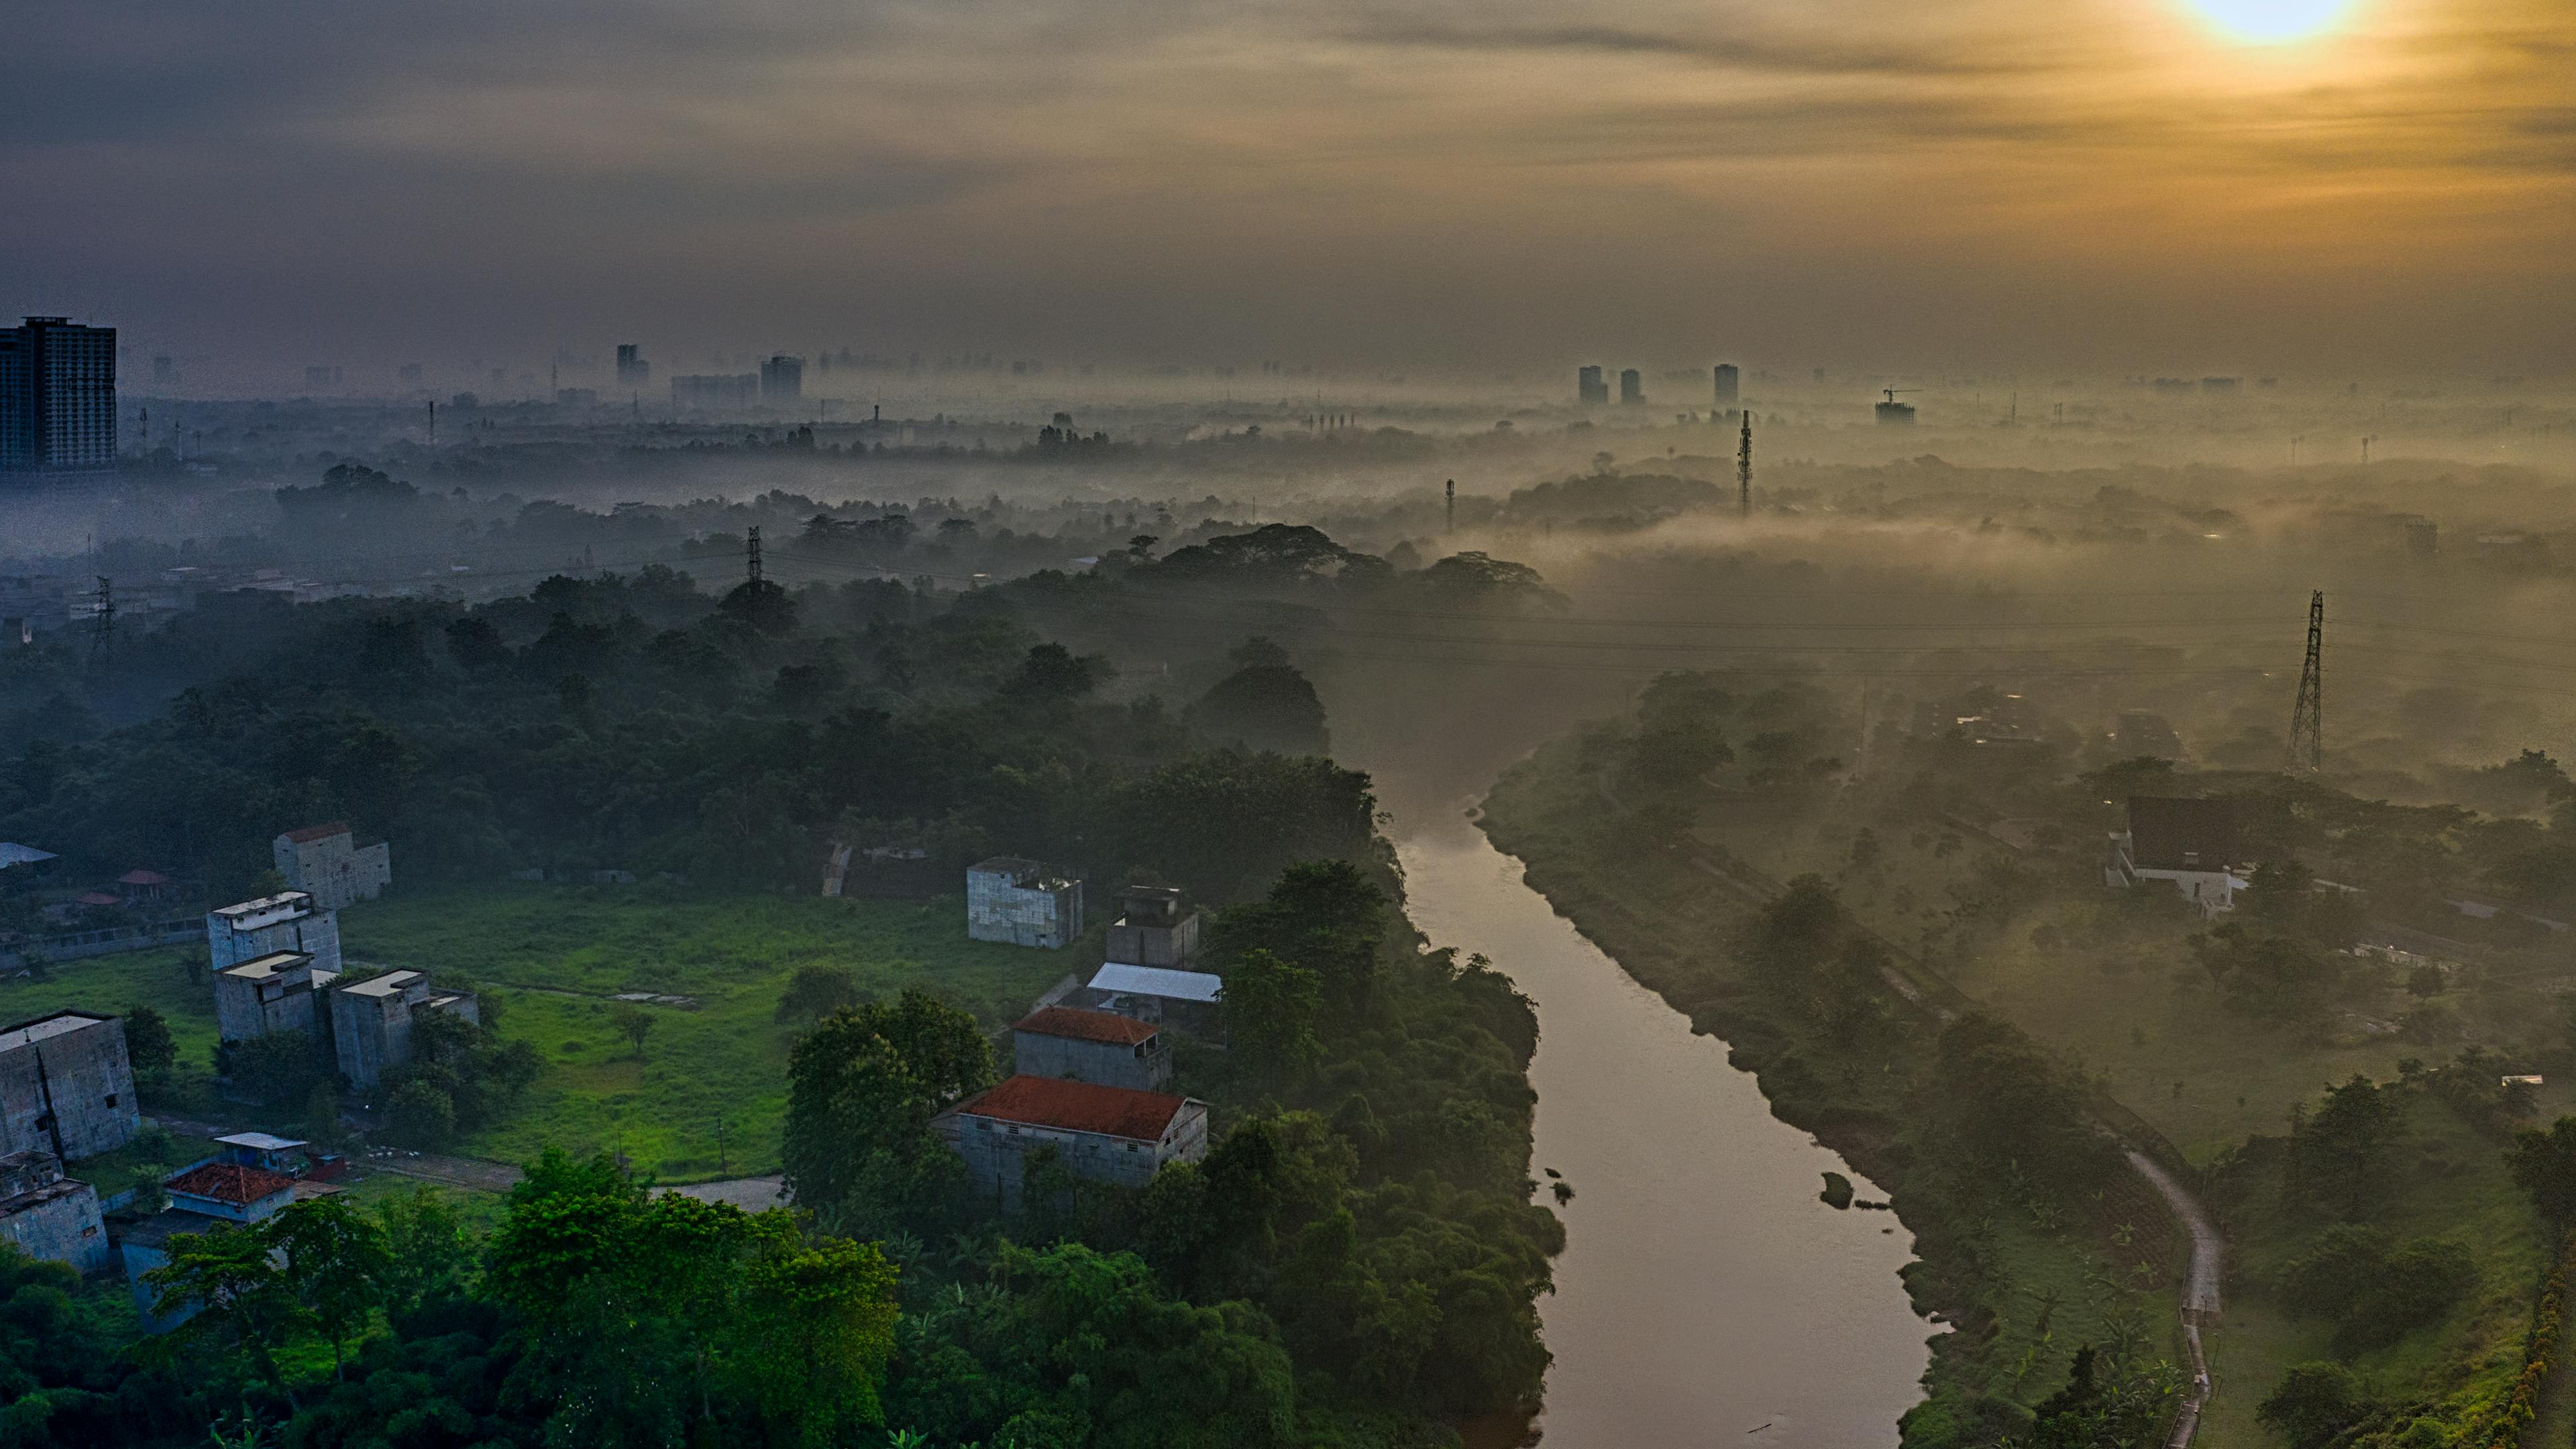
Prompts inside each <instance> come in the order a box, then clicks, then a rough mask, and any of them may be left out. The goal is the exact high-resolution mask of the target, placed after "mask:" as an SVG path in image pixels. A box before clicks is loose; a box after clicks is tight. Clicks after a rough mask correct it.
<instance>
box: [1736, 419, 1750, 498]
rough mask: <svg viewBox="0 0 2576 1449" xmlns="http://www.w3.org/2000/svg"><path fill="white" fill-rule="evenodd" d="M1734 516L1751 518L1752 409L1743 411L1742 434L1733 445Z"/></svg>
mask: <svg viewBox="0 0 2576 1449" xmlns="http://www.w3.org/2000/svg"><path fill="white" fill-rule="evenodd" d="M1735 516H1736V517H1738V518H1751V517H1752V516H1753V409H1751V408H1746V409H1745V410H1744V433H1743V436H1742V437H1741V438H1739V439H1738V440H1737V442H1736V444H1735Z"/></svg>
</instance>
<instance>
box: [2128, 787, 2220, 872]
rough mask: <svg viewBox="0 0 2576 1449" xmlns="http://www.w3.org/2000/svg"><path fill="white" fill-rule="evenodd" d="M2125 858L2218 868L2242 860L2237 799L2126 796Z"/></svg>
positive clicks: (2142, 864)
mask: <svg viewBox="0 0 2576 1449" xmlns="http://www.w3.org/2000/svg"><path fill="white" fill-rule="evenodd" d="M2129 858H2130V859H2131V860H2133V861H2134V862H2136V864H2137V866H2138V868H2139V869H2141V870H2220V869H2223V868H2225V867H2227V866H2231V865H2242V864H2244V863H2245V842H2244V837H2243V831H2242V827H2241V825H2240V820H2239V812H2238V810H2237V802H2236V801H2234V800H2226V799H2219V800H2185V799H2175V798H2169V797H2166V796H2160V795H2132V796H2130V797H2129Z"/></svg>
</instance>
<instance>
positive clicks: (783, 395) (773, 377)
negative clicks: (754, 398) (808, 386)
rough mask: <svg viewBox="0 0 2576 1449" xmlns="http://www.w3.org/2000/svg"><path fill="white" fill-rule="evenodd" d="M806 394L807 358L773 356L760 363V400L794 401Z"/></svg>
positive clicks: (768, 401)
mask: <svg viewBox="0 0 2576 1449" xmlns="http://www.w3.org/2000/svg"><path fill="white" fill-rule="evenodd" d="M804 396H805V359H804V358H801V357H787V356H784V355H781V356H778V357H773V358H771V359H769V360H768V361H767V362H764V363H762V364H761V365H760V400H761V401H762V402H765V403H792V402H795V401H797V400H798V399H800V398H802V397H804Z"/></svg>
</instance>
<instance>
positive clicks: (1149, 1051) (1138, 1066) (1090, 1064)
mask: <svg viewBox="0 0 2576 1449" xmlns="http://www.w3.org/2000/svg"><path fill="white" fill-rule="evenodd" d="M1011 1043H1012V1055H1013V1056H1014V1057H1015V1058H1016V1060H1017V1061H1018V1064H1019V1070H1020V1071H1021V1072H1022V1073H1023V1074H1025V1075H1027V1076H1032V1077H1071V1078H1073V1079H1074V1080H1075V1081H1079V1082H1096V1083H1098V1084H1099V1085H1101V1086H1104V1087H1127V1088H1130V1089H1132V1090H1135V1091H1139V1092H1159V1091H1161V1090H1162V1089H1163V1085H1164V1084H1165V1083H1167V1082H1169V1081H1170V1080H1171V1079H1172V1054H1171V1052H1169V1051H1168V1050H1166V1049H1165V1048H1164V1046H1163V1039H1162V1038H1161V1037H1159V1036H1157V1037H1155V1038H1154V1039H1153V1040H1152V1041H1150V1042H1147V1043H1145V1044H1144V1045H1145V1048H1146V1050H1145V1054H1144V1055H1142V1056H1139V1055H1137V1051H1138V1049H1137V1048H1136V1047H1132V1046H1128V1045H1125V1044H1123V1043H1120V1042H1111V1041H1083V1040H1080V1039H1078V1038H1075V1037H1067V1036H1048V1035H1045V1034H1043V1033H1040V1032H1034V1031H1022V1032H1014V1033H1012V1038H1011Z"/></svg>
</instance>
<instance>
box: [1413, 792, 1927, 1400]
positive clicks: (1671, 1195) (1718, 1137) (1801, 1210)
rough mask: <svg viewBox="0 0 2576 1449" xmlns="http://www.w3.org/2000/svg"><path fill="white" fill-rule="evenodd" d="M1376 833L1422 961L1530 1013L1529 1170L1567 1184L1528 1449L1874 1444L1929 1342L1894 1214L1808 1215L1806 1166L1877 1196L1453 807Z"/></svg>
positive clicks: (1817, 1185)
mask: <svg viewBox="0 0 2576 1449" xmlns="http://www.w3.org/2000/svg"><path fill="white" fill-rule="evenodd" d="M1390 834H1391V835H1392V836H1393V837H1394V839H1395V841H1396V847H1397V850H1398V852H1399V854H1400V855H1401V856H1402V858H1403V862H1404V873H1405V890H1406V895H1407V899H1408V905H1409V907H1410V910H1411V914H1412V916H1413V920H1414V923H1415V924H1416V925H1417V926H1419V927H1420V928H1421V929H1422V931H1423V932H1424V933H1425V934H1426V935H1428V936H1429V937H1430V938H1431V942H1432V944H1433V945H1435V946H1455V947H1457V948H1459V951H1460V953H1461V955H1462V956H1463V955H1466V954H1470V953H1477V952H1481V953H1483V954H1484V955H1486V956H1489V957H1491V958H1492V959H1493V961H1494V964H1495V965H1496V966H1498V967H1500V968H1501V969H1502V970H1504V971H1505V972H1507V973H1509V974H1510V976H1511V977H1512V979H1513V980H1514V981H1515V982H1517V983H1518V984H1519V986H1520V989H1521V990H1523V991H1525V992H1527V993H1528V994H1529V995H1530V996H1531V997H1532V998H1533V999H1534V1000H1536V1001H1537V1003H1538V1015H1539V1032H1540V1034H1539V1047H1538V1059H1537V1060H1536V1062H1534V1063H1533V1064H1532V1066H1531V1073H1530V1075H1531V1080H1532V1081H1533V1082H1534V1083H1535V1085H1536V1086H1537V1088H1538V1129H1537V1130H1538V1145H1537V1157H1536V1161H1535V1167H1536V1168H1554V1169H1556V1170H1557V1171H1559V1172H1561V1173H1563V1174H1564V1175H1565V1179H1566V1180H1567V1181H1568V1182H1570V1183H1572V1184H1573V1186H1574V1189H1575V1197H1574V1200H1573V1201H1572V1202H1571V1203H1569V1204H1567V1205H1566V1206H1564V1207H1563V1208H1561V1209H1559V1210H1558V1211H1559V1214H1560V1216H1562V1217H1563V1219H1564V1220H1565V1225H1566V1249H1565V1253H1564V1256H1562V1257H1560V1258H1559V1259H1557V1262H1556V1292H1555V1293H1554V1294H1553V1295H1552V1296H1550V1297H1547V1298H1543V1299H1541V1300H1540V1302H1539V1311H1540V1314H1541V1317H1542V1319H1543V1321H1544V1324H1545V1328H1546V1337H1547V1345H1548V1348H1549V1349H1550V1351H1552V1352H1553V1353H1554V1354H1555V1355H1556V1364H1555V1367H1554V1368H1553V1369H1552V1370H1550V1372H1549V1374H1548V1381H1547V1405H1546V1409H1545V1411H1544V1412H1543V1413H1542V1414H1541V1415H1540V1417H1539V1421H1538V1430H1539V1433H1540V1435H1541V1442H1542V1444H1543V1445H1544V1446H1546V1449H1663V1446H1680V1445H1718V1444H1732V1445H1748V1446H1755V1449H1769V1446H1786V1445H1812V1446H1820V1449H1821V1446H1837V1449H1866V1446H1871V1445H1892V1444H1894V1443H1895V1442H1896V1421H1897V1418H1898V1416H1899V1415H1901V1414H1903V1413H1904V1412H1905V1410H1906V1409H1907V1408H1908V1407H1910V1406H1911V1405H1912V1404H1914V1403H1915V1402H1916V1400H1917V1399H1919V1398H1920V1397H1921V1390H1920V1387H1919V1385H1918V1383H1917V1380H1918V1379H1919V1378H1920V1377H1921V1375H1922V1372H1923V1367H1924V1364H1925V1361H1926V1358H1927V1355H1928V1350H1927V1348H1926V1347H1925V1340H1926V1338H1927V1337H1928V1335H1929V1334H1930V1333H1931V1331H1932V1329H1931V1326H1930V1325H1928V1324H1926V1323H1924V1322H1923V1321H1922V1320H1921V1319H1918V1318H1916V1317H1915V1316H1914V1314H1913V1311H1912V1310H1911V1309H1910V1308H1909V1307H1908V1306H1907V1303H1906V1297H1905V1290H1904V1287H1903V1285H1902V1284H1900V1283H1899V1282H1898V1281H1897V1276H1896V1275H1897V1270H1898V1269H1899V1268H1901V1267H1903V1266H1904V1264H1905V1263H1906V1261H1907V1259H1908V1257H1909V1256H1910V1254H1911V1249H1912V1242H1913V1240H1912V1238H1911V1237H1910V1236H1909V1235H1908V1234H1907V1233H1906V1231H1905V1229H1904V1228H1903V1227H1902V1226H1900V1225H1898V1224H1897V1222H1896V1218H1895V1215H1894V1214H1893V1213H1886V1212H1863V1211H1846V1212H1837V1211H1835V1210H1834V1209H1832V1208H1830V1207H1827V1206H1826V1205H1825V1204H1824V1203H1823V1202H1822V1201H1821V1200H1819V1198H1818V1196H1817V1194H1818V1192H1819V1191H1820V1190H1821V1189H1822V1187H1823V1186H1824V1180H1823V1174H1824V1173H1826V1172H1828V1171H1834V1172H1842V1173H1844V1174H1846V1175H1849V1176H1852V1177H1853V1181H1854V1185H1855V1186H1856V1188H1857V1189H1858V1192H1859V1195H1860V1196H1861V1197H1864V1198H1869V1199H1873V1200H1879V1199H1883V1198H1884V1196H1885V1194H1884V1193H1883V1192H1881V1191H1880V1190H1879V1188H1878V1187H1877V1186H1876V1185H1874V1184H1872V1183H1870V1182H1868V1181H1866V1180H1865V1179H1862V1178H1860V1177H1858V1176H1857V1175H1856V1174H1852V1173H1851V1170H1850V1169H1849V1167H1847V1166H1846V1165H1845V1164H1844V1163H1843V1161H1842V1159H1840V1158H1839V1157H1837V1156H1836V1155H1834V1154H1833V1153H1832V1152H1829V1151H1827V1150H1826V1149H1825V1148H1823V1147H1820V1146H1818V1145H1816V1143H1815V1142H1814V1140H1813V1139H1812V1138H1810V1137H1808V1136H1807V1134H1805V1133H1803V1132H1800V1131H1798V1130H1797V1129H1795V1128H1793V1127H1790V1126H1788V1125H1787V1124H1786V1123H1783V1122H1781V1121H1780V1120H1779V1119H1777V1118H1775V1117H1773V1116H1772V1115H1771V1111H1770V1107H1769V1105H1768V1104H1767V1103H1766V1102H1765V1101H1764V1100H1763V1098H1762V1094H1761V1092H1760V1091H1759V1090H1758V1089H1757V1088H1756V1087H1755V1085H1754V1081H1753V1078H1752V1076H1751V1075H1750V1074H1748V1073H1745V1072H1742V1071H1739V1070H1737V1069H1736V1068H1735V1067H1733V1066H1730V1065H1728V1063H1727V1060H1726V1047H1725V1045H1724V1044H1723V1043H1721V1042H1719V1041H1717V1040H1716V1039H1714V1038H1711V1037H1705V1036H1694V1035H1692V1034H1691V1030H1690V1025H1689V1023H1688V1021H1686V1020H1685V1019H1684V1018H1683V1017H1682V1016H1681V1014H1680V1013H1678V1012H1676V1011H1674V1010H1673V1009H1672V1008H1671V1007H1669V1006H1667V1005H1665V1004H1664V1002H1663V1000H1662V998H1660V997H1658V996H1656V995H1654V994H1653V993H1652V992H1649V991H1647V990H1646V989H1645V988H1644V987H1642V986H1639V985H1638V984H1636V982H1634V981H1632V980H1630V979H1629V978H1628V976H1627V975H1626V974H1625V973H1623V972H1622V971H1621V970H1620V969H1619V967H1618V965H1617V963H1615V962H1613V961H1612V960H1611V959H1610V958H1609V957H1607V956H1605V955H1603V954H1602V953H1601V952H1600V951H1599V950H1598V949H1597V948H1595V947H1594V946H1593V945H1592V944H1591V943H1590V942H1589V941H1586V940H1585V939H1584V938H1583V937H1582V936H1580V935H1578V934H1577V933H1576V932H1575V930H1574V927H1573V926H1572V925H1571V924H1570V923H1569V922H1567V921H1566V920H1564V919H1563V918H1562V917H1559V916H1558V915H1557V914H1556V913H1555V911H1554V910H1553V909H1552V908H1551V907H1550V906H1549V905H1548V903H1547V901H1546V899H1545V898H1544V897H1542V896H1540V895H1539V894H1538V893H1537V892H1536V891H1533V890H1531V889H1530V888H1529V887H1528V886H1526V885H1524V884H1523V883H1522V881H1521V870H1520V864H1519V862H1517V861H1515V860H1513V859H1511V858H1510V857H1508V856H1505V855H1503V854H1502V853H1501V852H1499V851H1497V850H1496V849H1495V848H1494V847H1493V845H1492V844H1491V843H1490V842H1489V841H1488V840H1487V839H1486V837H1485V835H1484V832H1483V831H1481V830H1478V829H1477V828H1476V827H1475V825H1474V824H1473V823H1472V822H1471V821H1470V820H1469V819H1468V818H1467V816H1466V814H1465V813H1464V804H1463V802H1461V803H1453V804H1451V805H1448V806H1446V807H1430V806H1427V805H1426V806H1424V807H1422V808H1409V807H1408V808H1403V809H1400V810H1399V811H1398V813H1397V816H1396V819H1395V820H1394V822H1393V824H1392V825H1391V826H1390ZM1540 1180H1541V1182H1542V1184H1545V1183H1546V1181H1547V1179H1545V1178H1544V1177H1542V1178H1541V1179H1540ZM1540 1200H1541V1201H1549V1199H1548V1198H1547V1197H1546V1195H1545V1194H1544V1192H1542V1196H1541V1199H1540ZM1891 1230H1892V1231H1891ZM1480 1437H1481V1436H1480Z"/></svg>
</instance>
